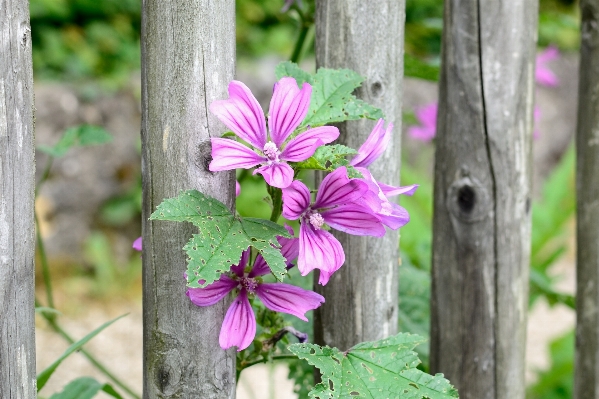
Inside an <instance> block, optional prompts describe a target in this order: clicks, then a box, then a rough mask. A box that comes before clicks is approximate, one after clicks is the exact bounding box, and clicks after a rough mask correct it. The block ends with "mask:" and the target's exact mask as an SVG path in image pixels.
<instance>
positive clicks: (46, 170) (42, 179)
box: [35, 155, 54, 197]
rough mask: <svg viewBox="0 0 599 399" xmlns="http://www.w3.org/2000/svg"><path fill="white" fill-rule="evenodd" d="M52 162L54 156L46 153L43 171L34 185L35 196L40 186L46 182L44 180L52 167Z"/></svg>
mask: <svg viewBox="0 0 599 399" xmlns="http://www.w3.org/2000/svg"><path fill="white" fill-rule="evenodd" d="M53 162H54V157H53V156H51V155H48V161H47V162H46V167H45V168H44V173H42V177H41V179H40V181H39V183H37V186H35V196H36V197H37V194H38V192H39V191H40V188H41V187H42V185H43V184H44V183H45V182H46V180H48V176H50V169H51V168H52V163H53Z"/></svg>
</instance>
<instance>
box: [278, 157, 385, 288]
mask: <svg viewBox="0 0 599 399" xmlns="http://www.w3.org/2000/svg"><path fill="white" fill-rule="evenodd" d="M367 191H368V185H367V184H366V183H365V182H363V181H361V180H359V179H349V178H348V177H347V170H346V169H345V167H341V168H338V169H337V170H335V171H334V172H332V173H330V174H329V175H328V176H327V177H325V178H324V180H323V181H322V183H321V185H320V188H319V190H318V193H317V194H316V201H315V202H314V203H313V204H310V190H309V189H308V187H306V185H305V184H304V183H302V182H300V181H298V180H295V181H294V182H293V183H291V185H290V186H289V187H287V188H284V189H283V216H284V217H285V218H287V219H290V220H295V219H299V220H300V233H299V255H298V259H297V267H298V269H299V271H300V273H301V275H302V276H305V275H306V274H308V273H309V272H310V271H312V270H313V269H315V268H318V269H320V277H319V283H320V284H322V285H325V284H326V283H327V282H328V281H329V278H330V276H331V275H332V274H333V273H334V272H335V271H337V270H338V269H339V268H340V267H341V266H342V265H343V263H344V262H345V254H344V253H343V248H342V247H341V243H339V241H338V240H337V239H336V238H335V237H333V235H332V234H331V233H329V232H328V231H326V230H324V229H323V226H324V224H325V223H326V224H328V225H329V226H330V227H332V228H334V229H337V230H340V231H343V232H346V233H349V234H354V235H373V236H378V237H382V236H383V235H385V228H384V227H383V225H382V224H381V222H380V220H379V219H378V218H377V217H376V216H375V215H373V214H372V212H371V211H370V209H368V208H366V207H364V206H362V205H359V204H358V203H356V201H357V200H359V199H360V198H361V197H362V196H363V195H364V194H366V192H367Z"/></svg>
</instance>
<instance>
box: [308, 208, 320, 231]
mask: <svg viewBox="0 0 599 399" xmlns="http://www.w3.org/2000/svg"><path fill="white" fill-rule="evenodd" d="M309 215H310V216H308V215H306V216H308V221H309V222H310V224H311V225H312V226H313V227H314V228H315V229H316V230H320V228H321V227H322V225H323V224H324V218H323V217H322V215H321V214H320V213H318V212H316V211H311V212H310V214H309Z"/></svg>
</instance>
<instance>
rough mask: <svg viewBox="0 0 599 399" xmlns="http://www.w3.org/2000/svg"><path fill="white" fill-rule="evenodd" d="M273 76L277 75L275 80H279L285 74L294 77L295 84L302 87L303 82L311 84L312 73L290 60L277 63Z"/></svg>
mask: <svg viewBox="0 0 599 399" xmlns="http://www.w3.org/2000/svg"><path fill="white" fill-rule="evenodd" d="M275 76H276V77H277V80H280V79H281V78H283V77H285V76H290V77H292V78H295V80H296V82H297V85H298V86H299V87H300V88H301V87H302V85H303V84H304V82H307V83H310V84H312V75H310V74H309V73H308V72H306V71H304V70H303V69H301V68H300V67H299V66H298V65H297V64H295V63H293V62H291V61H285V62H281V63H279V65H277V66H276V67H275Z"/></svg>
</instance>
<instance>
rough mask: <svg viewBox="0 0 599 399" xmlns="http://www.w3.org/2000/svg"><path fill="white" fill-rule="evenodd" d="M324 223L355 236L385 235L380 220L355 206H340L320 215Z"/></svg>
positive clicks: (362, 208) (368, 210)
mask: <svg viewBox="0 0 599 399" xmlns="http://www.w3.org/2000/svg"><path fill="white" fill-rule="evenodd" d="M320 214H321V215H322V217H323V218H324V221H325V222H326V223H327V224H328V225H329V226H331V227H332V228H334V229H336V230H339V231H343V232H345V233H348V234H353V235H357V236H375V237H382V236H384V235H385V227H383V225H382V223H381V221H380V219H379V218H378V217H376V216H375V215H374V214H373V213H372V211H371V210H370V209H366V208H364V207H361V206H359V205H357V204H347V205H341V206H338V207H336V208H332V209H328V210H326V211H323V212H321V213H320Z"/></svg>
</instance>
